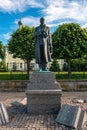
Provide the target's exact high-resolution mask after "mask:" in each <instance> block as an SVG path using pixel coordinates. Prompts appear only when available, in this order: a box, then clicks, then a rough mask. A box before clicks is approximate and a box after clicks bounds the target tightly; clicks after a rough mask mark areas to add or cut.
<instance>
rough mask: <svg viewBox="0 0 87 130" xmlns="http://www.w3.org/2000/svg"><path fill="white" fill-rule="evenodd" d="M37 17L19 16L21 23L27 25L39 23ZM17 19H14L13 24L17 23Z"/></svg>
mask: <svg viewBox="0 0 87 130" xmlns="http://www.w3.org/2000/svg"><path fill="white" fill-rule="evenodd" d="M39 19H40V18H38V17H32V16H28V17H24V18H21V22H22V23H23V25H28V26H37V25H39ZM18 21H19V19H16V20H15V24H18Z"/></svg>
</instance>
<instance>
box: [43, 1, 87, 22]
mask: <svg viewBox="0 0 87 130" xmlns="http://www.w3.org/2000/svg"><path fill="white" fill-rule="evenodd" d="M47 1H48V3H49V5H48V6H47V7H46V8H44V9H42V12H43V14H44V15H45V17H46V19H47V20H48V21H49V22H53V21H56V20H60V19H66V18H67V19H68V18H69V19H74V20H76V21H77V22H78V21H79V22H82V21H86V20H87V13H86V12H87V1H86V0H84V1H83V0H78V1H75V0H73V1H69V0H66V1H65V0H54V1H53V0H47Z"/></svg>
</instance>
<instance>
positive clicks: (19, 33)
mask: <svg viewBox="0 0 87 130" xmlns="http://www.w3.org/2000/svg"><path fill="white" fill-rule="evenodd" d="M33 33H34V27H28V26H23V27H22V28H19V29H17V30H16V31H15V32H13V33H12V35H11V38H10V39H9V41H8V50H9V52H10V53H11V54H13V56H14V58H16V57H18V58H21V59H23V60H25V61H26V62H27V73H28V75H29V70H30V62H31V60H32V59H33V58H34V50H35V49H34V36H33Z"/></svg>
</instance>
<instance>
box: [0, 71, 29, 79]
mask: <svg viewBox="0 0 87 130" xmlns="http://www.w3.org/2000/svg"><path fill="white" fill-rule="evenodd" d="M27 79H28V77H27V73H26V72H0V80H27Z"/></svg>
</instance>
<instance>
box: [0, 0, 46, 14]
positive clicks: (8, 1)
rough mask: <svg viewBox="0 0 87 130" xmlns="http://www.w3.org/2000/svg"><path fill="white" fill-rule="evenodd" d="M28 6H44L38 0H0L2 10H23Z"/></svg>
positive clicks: (0, 9)
mask: <svg viewBox="0 0 87 130" xmlns="http://www.w3.org/2000/svg"><path fill="white" fill-rule="evenodd" d="M28 7H33V8H36V7H39V8H42V7H44V6H43V4H42V3H41V2H40V0H0V11H2V12H9V13H10V12H16V11H19V12H23V11H24V10H26V9H27V8H28Z"/></svg>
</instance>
